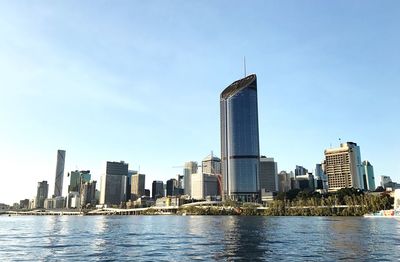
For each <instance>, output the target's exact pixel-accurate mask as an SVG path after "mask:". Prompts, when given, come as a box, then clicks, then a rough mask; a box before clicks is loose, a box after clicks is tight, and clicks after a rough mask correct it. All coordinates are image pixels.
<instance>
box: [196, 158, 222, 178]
mask: <svg viewBox="0 0 400 262" xmlns="http://www.w3.org/2000/svg"><path fill="white" fill-rule="evenodd" d="M201 166H202V170H203V174H212V175H217V174H221V159H220V158H218V157H216V156H214V155H213V153H211V154H210V155H208V156H206V157H205V158H204V159H203V161H201Z"/></svg>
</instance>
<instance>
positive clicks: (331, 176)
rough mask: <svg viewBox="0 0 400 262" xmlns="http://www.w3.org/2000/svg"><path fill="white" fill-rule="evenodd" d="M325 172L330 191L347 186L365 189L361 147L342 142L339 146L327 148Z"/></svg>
mask: <svg viewBox="0 0 400 262" xmlns="http://www.w3.org/2000/svg"><path fill="white" fill-rule="evenodd" d="M325 173H326V175H327V176H328V190H329V191H337V190H339V189H341V188H346V187H348V188H350V187H353V188H359V189H364V186H363V182H362V181H363V179H362V166H361V153H360V147H359V146H358V145H357V144H356V143H353V142H347V143H342V144H340V147H339V148H330V149H326V150H325Z"/></svg>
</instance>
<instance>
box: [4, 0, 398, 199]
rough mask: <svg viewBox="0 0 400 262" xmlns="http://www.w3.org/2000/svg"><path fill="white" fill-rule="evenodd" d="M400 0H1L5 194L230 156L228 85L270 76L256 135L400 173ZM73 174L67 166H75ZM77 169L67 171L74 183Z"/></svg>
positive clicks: (167, 174) (280, 156) (296, 149)
mask: <svg viewBox="0 0 400 262" xmlns="http://www.w3.org/2000/svg"><path fill="white" fill-rule="evenodd" d="M399 13H400V3H399V2H398V1H365V0H363V1H347V0H346V1H297V0H296V1H264V0H263V1H184V0H182V1H1V2H0V161H1V162H0V202H3V203H8V204H11V203H13V202H16V201H19V200H20V199H24V198H33V197H34V195H35V194H36V186H37V182H38V181H42V180H47V181H48V182H49V184H50V189H49V193H50V195H51V194H52V193H53V191H54V178H55V169H56V156H57V149H65V150H66V173H67V172H68V171H71V170H75V169H90V170H91V171H92V174H93V178H94V179H99V177H100V175H101V174H102V173H103V172H104V171H105V162H106V161H107V160H110V161H119V160H124V161H126V162H128V163H129V167H130V169H134V170H137V169H139V166H140V172H141V173H145V174H146V187H147V188H150V185H151V182H152V180H155V179H157V180H164V181H165V180H167V179H169V178H171V177H174V176H175V175H176V174H177V173H182V169H181V168H172V167H173V166H181V165H183V163H184V162H185V161H190V160H195V161H201V159H202V158H204V157H205V156H206V155H208V154H209V153H210V151H211V150H213V151H214V154H216V155H220V131H219V121H220V119H219V95H220V92H221V91H222V90H223V89H224V88H225V87H226V86H228V85H229V84H230V83H232V82H233V81H234V80H236V79H238V78H241V77H242V76H243V56H246V61H247V71H248V73H256V74H257V76H258V103H259V123H260V127H259V129H260V149H261V153H262V154H263V155H267V156H270V157H274V158H275V159H276V161H277V162H278V169H279V170H280V171H281V170H287V171H290V170H293V169H294V168H295V165H303V166H305V167H306V168H308V169H309V170H312V169H313V168H314V166H315V164H316V163H319V162H321V160H323V158H324V154H323V153H324V149H326V148H329V147H330V145H331V144H332V146H337V145H338V143H339V141H338V138H341V139H342V141H353V142H356V143H358V144H359V145H360V147H361V155H362V158H363V159H368V160H370V161H371V163H372V164H373V166H374V168H375V178H376V181H377V184H379V181H380V178H379V177H380V175H390V176H391V177H392V178H393V179H394V180H395V181H398V182H400V158H399V157H400V139H399V133H400V123H399V113H400V34H399V32H400V31H399V30H400V29H399V28H400V15H399ZM65 176H66V174H65ZM67 184H68V180H67V178H66V177H65V180H64V194H65V193H66V186H67Z"/></svg>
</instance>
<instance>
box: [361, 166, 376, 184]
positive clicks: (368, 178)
mask: <svg viewBox="0 0 400 262" xmlns="http://www.w3.org/2000/svg"><path fill="white" fill-rule="evenodd" d="M362 165H363V171H364V173H363V182H364V188H365V189H366V190H369V191H374V190H375V189H376V187H375V176H374V167H373V166H372V165H371V163H370V162H369V161H368V160H365V161H363V162H362Z"/></svg>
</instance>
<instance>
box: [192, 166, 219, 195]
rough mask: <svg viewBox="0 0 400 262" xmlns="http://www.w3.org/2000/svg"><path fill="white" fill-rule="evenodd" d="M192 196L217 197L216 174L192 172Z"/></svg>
mask: <svg viewBox="0 0 400 262" xmlns="http://www.w3.org/2000/svg"><path fill="white" fill-rule="evenodd" d="M191 192H192V198H193V199H198V200H201V199H206V198H207V197H217V195H218V177H217V175H211V174H205V173H202V172H198V173H197V174H192V189H191Z"/></svg>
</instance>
